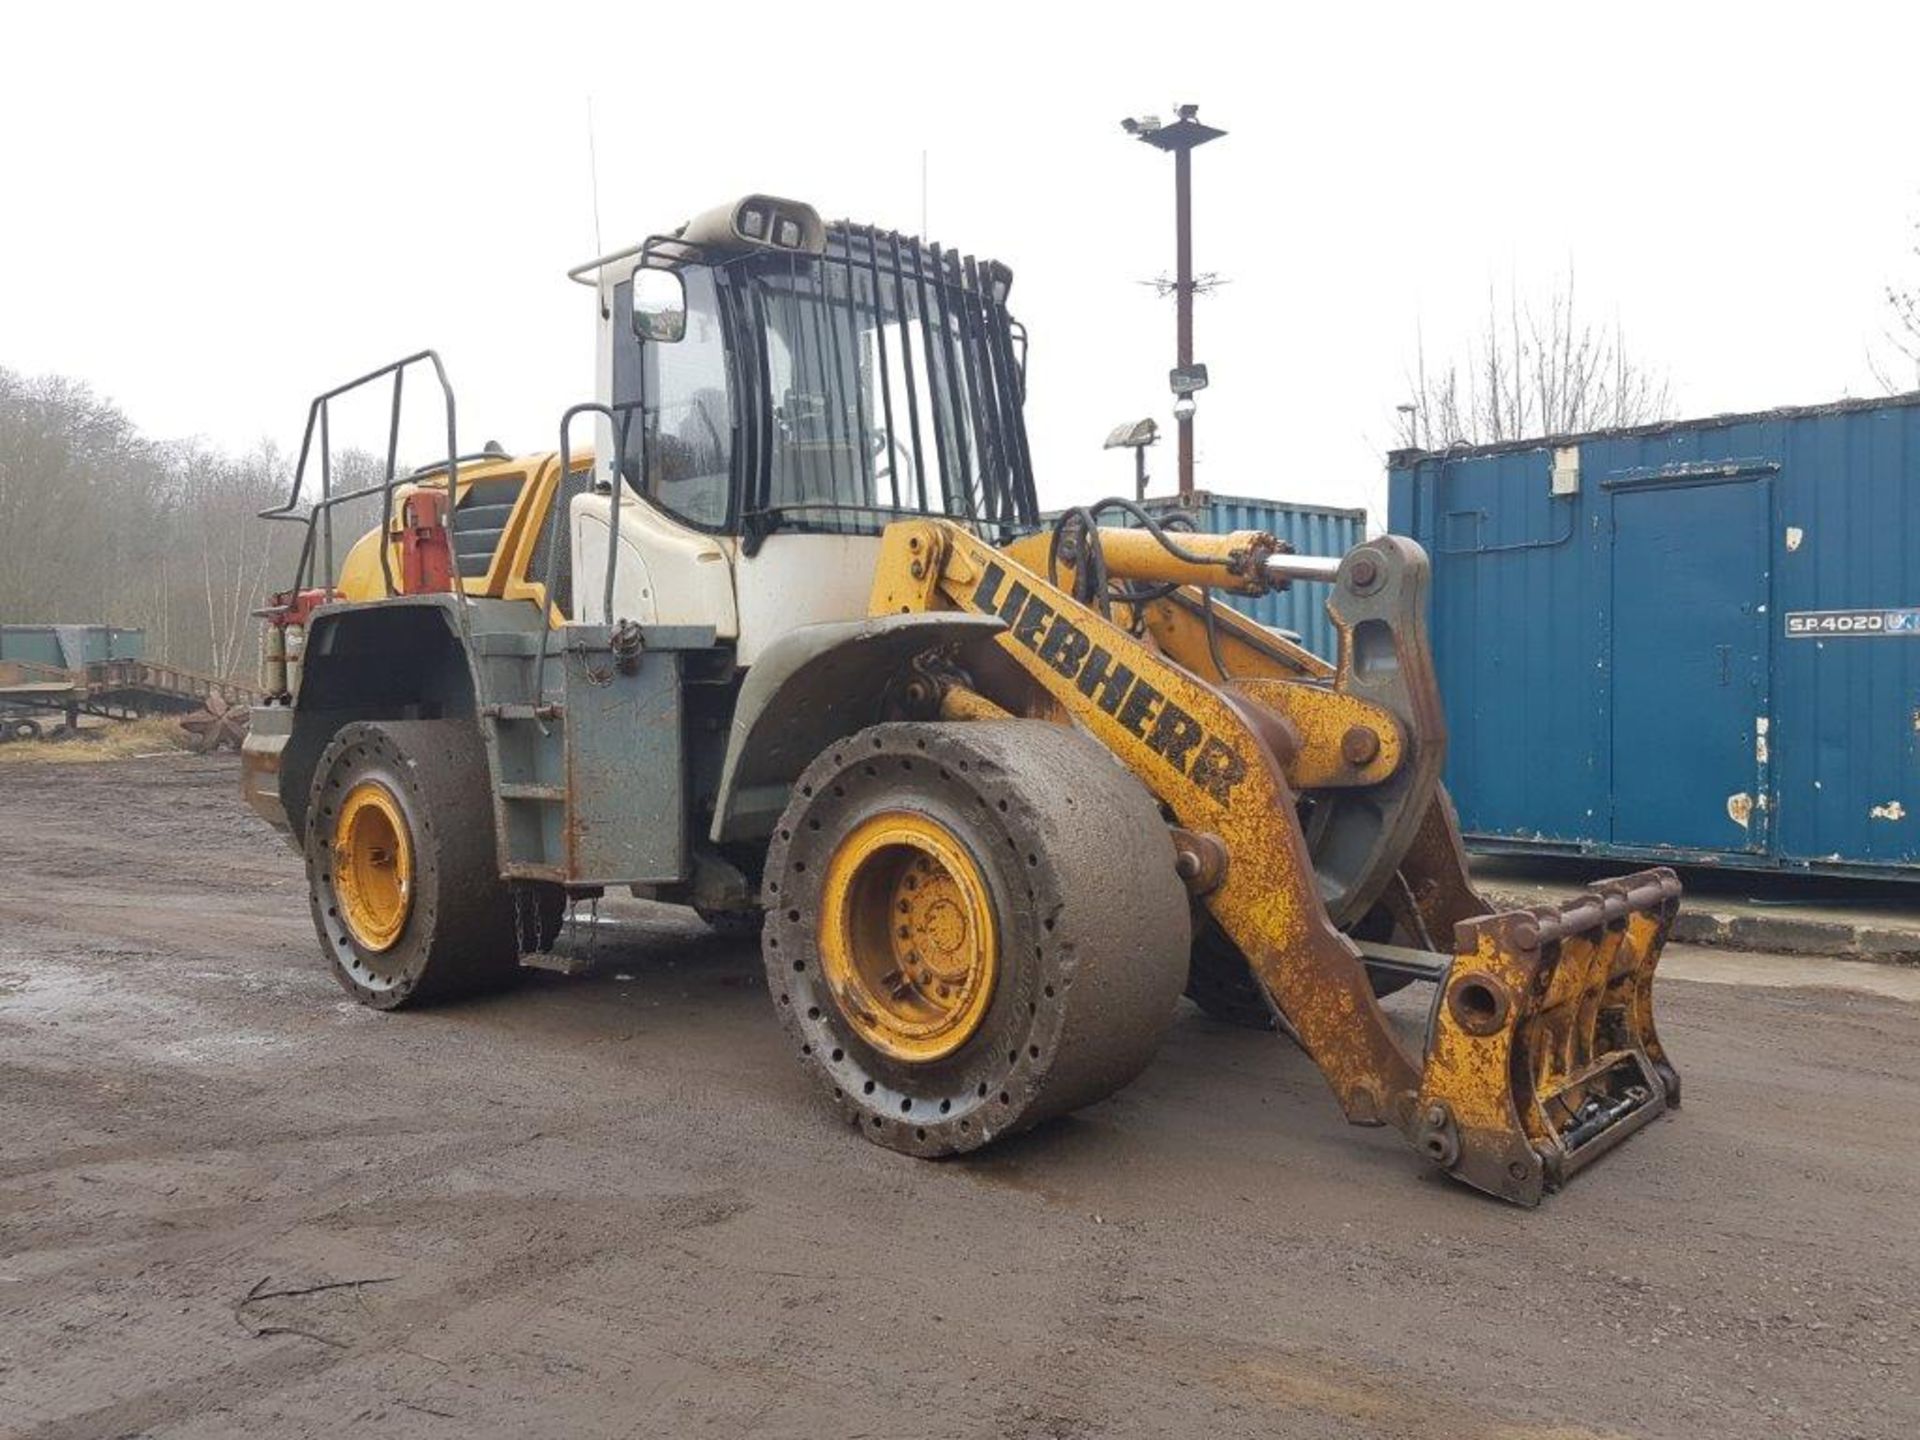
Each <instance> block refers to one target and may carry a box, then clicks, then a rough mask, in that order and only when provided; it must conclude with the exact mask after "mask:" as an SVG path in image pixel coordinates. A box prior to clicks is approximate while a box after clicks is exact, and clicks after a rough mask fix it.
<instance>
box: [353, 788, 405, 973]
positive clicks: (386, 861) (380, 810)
mask: <svg viewBox="0 0 1920 1440" xmlns="http://www.w3.org/2000/svg"><path fill="white" fill-rule="evenodd" d="M333 889H334V894H335V895H336V896H337V897H338V899H339V903H340V918H341V919H342V920H343V921H344V922H345V923H346V926H347V929H348V930H349V931H350V932H352V935H353V938H354V940H355V941H357V942H358V943H359V944H360V946H361V947H362V948H363V949H366V950H370V951H373V952H375V953H376V954H377V953H380V952H382V951H385V950H388V949H391V948H392V946H393V944H394V942H395V941H397V940H398V939H399V938H400V932H401V931H402V930H404V929H405V928H406V925H407V916H408V915H409V914H410V913H411V911H412V908H413V846H412V844H411V842H410V841H409V840H408V838H407V822H406V816H405V814H404V813H403V812H402V811H401V809H400V802H399V801H398V800H397V799H395V798H394V794H393V792H392V791H391V790H389V789H387V787H386V786H384V785H382V784H380V783H379V782H377V781H374V780H363V781H361V782H360V783H359V784H358V785H355V786H354V787H353V788H352V789H351V790H349V791H348V792H347V798H346V799H345V800H344V801H342V802H341V805H340V814H339V816H338V817H337V818H336V819H335V820H334V823H333Z"/></svg>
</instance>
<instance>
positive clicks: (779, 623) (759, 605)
mask: <svg viewBox="0 0 1920 1440" xmlns="http://www.w3.org/2000/svg"><path fill="white" fill-rule="evenodd" d="M879 559H880V537H879V536H877V535H802V534H796V533H791V532H789V533H787V534H779V533H776V534H774V535H772V536H770V537H769V538H768V540H767V542H766V543H765V544H764V545H762V546H761V547H760V552H759V553H758V554H756V555H736V557H735V559H734V562H733V563H734V594H735V595H736V596H737V597H738V603H739V607H740V608H739V614H740V651H739V661H740V663H741V664H742V665H751V664H753V662H754V661H755V660H757V659H758V658H759V657H760V655H761V654H762V653H763V652H764V651H765V650H766V648H767V647H768V646H769V645H771V644H772V643H773V642H774V641H775V640H778V639H779V638H780V637H781V636H782V635H784V634H786V633H787V631H789V630H791V629H793V628H794V627H796V626H799V625H817V624H820V623H821V622H823V621H829V620H862V619H865V618H866V614H867V602H868V597H869V596H870V595H871V594H872V592H873V570H874V566H875V565H876V564H878V563H879Z"/></svg>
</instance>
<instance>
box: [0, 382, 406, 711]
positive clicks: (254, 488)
mask: <svg viewBox="0 0 1920 1440" xmlns="http://www.w3.org/2000/svg"><path fill="white" fill-rule="evenodd" d="M356 463H357V462H356ZM361 468H365V466H362V467H361ZM287 471H288V467H287V465H286V464H285V463H284V461H283V459H282V458H281V457H280V456H278V455H277V454H276V453H275V452H274V451H273V450H272V449H271V448H270V447H266V446H263V447H261V448H260V449H258V450H256V451H254V452H253V453H251V454H249V455H247V456H244V457H239V458H236V457H233V456H230V455H224V454H221V453H220V452H218V451H214V450H211V449H209V448H207V447H206V446H203V445H197V444H164V443H159V442H156V441H153V440H150V439H148V438H147V437H145V436H143V435H141V434H140V432H139V430H138V429H137V427H135V426H134V424H133V422H132V421H131V420H129V419H128V418H127V416H126V415H125V414H123V413H122V412H121V411H120V410H119V409H118V408H117V407H116V406H114V405H113V404H112V403H111V402H110V401H107V400H104V399H102V398H101V397H100V396H98V395H96V394H95V393H94V392H93V391H92V390H91V389H89V388H88V387H87V386H86V385H84V384H81V383H79V382H77V381H73V380H69V379H65V378H63V377H59V376H35V377H29V376H21V375H17V374H14V373H13V372H11V371H8V370H5V369H0V621H6V622H9V623H42V624H45V623H53V624H110V625H118V626H123V627H128V628H139V629H144V630H145V631H146V632H147V653H148V654H149V655H150V656H152V657H154V658H156V659H164V660H166V661H169V662H171V663H173V664H176V665H180V666H184V667H186V668H189V669H195V670H203V671H210V672H213V673H216V674H220V675H229V676H237V675H239V674H242V673H244V672H245V671H248V670H250V669H251V668H252V661H253V646H254V643H255V637H256V635H257V633H258V627H257V625H256V623H255V622H254V620H253V614H252V612H253V611H254V610H256V609H258V608H259V607H260V605H261V604H262V603H263V602H264V600H265V598H266V595H267V593H268V592H269V591H271V590H274V589H278V588H280V587H282V586H284V585H285V584H287V583H288V581H289V580H290V579H291V577H292V573H293V565H294V557H295V555H296V554H297V553H298V550H299V545H300V540H301V531H300V528H299V527H298V526H294V525H274V524H270V523H268V522H266V521H263V520H260V519H258V518H257V515H256V512H257V511H259V510H260V509H262V508H264V507H265V506H267V505H270V504H272V503H274V502H276V501H278V500H281V499H283V498H284V497H285V495H286V490H287V487H288V485H289V484H290V482H291V477H290V476H289V475H288V473H287ZM377 514H378V510H377V507H376V508H375V510H374V511H373V512H371V515H369V514H367V513H361V514H356V515H355V516H353V517H350V520H349V523H350V524H352V525H354V526H355V528H352V529H349V530H347V531H346V532H345V534H346V540H345V542H343V545H344V544H345V543H351V541H352V539H353V538H354V537H355V536H357V535H358V534H359V533H360V532H361V530H363V529H365V528H366V527H367V526H368V525H370V524H372V523H375V518H376V517H377Z"/></svg>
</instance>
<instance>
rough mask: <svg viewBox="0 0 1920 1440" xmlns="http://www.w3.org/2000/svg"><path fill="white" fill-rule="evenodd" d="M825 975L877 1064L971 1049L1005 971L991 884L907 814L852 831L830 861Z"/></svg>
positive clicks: (936, 830) (934, 824) (929, 825)
mask: <svg viewBox="0 0 1920 1440" xmlns="http://www.w3.org/2000/svg"><path fill="white" fill-rule="evenodd" d="M820 965H821V969H822V971H823V972H824V974H825V978H826V982H827V986H828V988H829V989H830V990H831V992H832V994H833V998H834V1001H835V1003H836V1004H837V1005H838V1006H839V1007H840V1012H841V1014H842V1015H844V1016H845V1017H846V1019H847V1022H848V1023H849V1024H850V1025H852V1026H853V1028H854V1030H855V1031H857V1032H858V1033H859V1035H860V1038H861V1039H863V1040H865V1041H866V1042H867V1043H868V1044H869V1045H871V1046H873V1048H874V1049H876V1050H878V1051H880V1052H881V1053H882V1054H885V1055H890V1056H892V1057H893V1058H894V1059H896V1060H905V1061H910V1062H919V1063H925V1062H927V1061H932V1060H939V1059H942V1058H943V1057H945V1056H948V1055H951V1054H952V1053H953V1052H954V1051H956V1050H958V1049H959V1048H960V1047H961V1046H962V1045H964V1044H966V1043H967V1041H968V1040H969V1039H971V1038H972V1037H973V1034H974V1032H975V1031H976V1030H978V1029H979V1028H980V1022H981V1020H982V1019H984V1018H985V1016H986V1013H987V1006H988V1005H989V1004H990V1003H991V1002H992V1000H993V986H994V981H995V979H996V977H997V976H998V974H999V969H1000V949H999V938H998V936H997V934H996V933H995V929H994V921H993V905H992V902H991V900H990V898H989V896H988V893H987V882H986V877H985V876H984V875H982V874H981V872H980V867H979V865H978V864H977V863H976V862H975V860H974V858H973V856H972V855H971V854H969V853H968V851H967V848H966V846H964V845H962V844H961V843H960V840H959V839H958V837H956V836H955V835H954V834H953V832H952V831H950V830H948V829H947V827H946V826H944V825H942V824H940V823H939V822H938V821H936V820H932V819H929V818H928V817H927V816H924V815H917V814H914V813H912V812H911V811H905V810H893V811H887V812H885V813H883V814H880V815H874V816H871V817H869V818H868V819H866V820H863V821H862V822H861V823H860V824H859V825H857V826H855V827H854V829H853V830H852V832H851V833H849V834H848V835H847V837H846V838H845V839H844V840H842V841H841V842H840V845H839V847H838V848H837V849H836V850H835V851H834V852H833V856H832V858H831V859H830V860H829V861H828V862H827V874H826V885H825V891H824V895H823V905H822V913H821V925H820Z"/></svg>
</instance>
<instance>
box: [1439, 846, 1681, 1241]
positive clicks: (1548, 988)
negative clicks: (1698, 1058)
mask: <svg viewBox="0 0 1920 1440" xmlns="http://www.w3.org/2000/svg"><path fill="white" fill-rule="evenodd" d="M1679 906H1680V882H1679V880H1678V879H1677V878H1676V877H1675V876H1674V873H1673V872H1672V871H1671V870H1666V869H1660V870H1646V871H1642V872H1641V873H1639V874H1637V875H1630V876H1628V877H1626V878H1624V879H1621V880H1610V881H1604V882H1602V883H1599V884H1596V885H1595V886H1593V887H1592V888H1591V889H1590V890H1589V891H1587V892H1586V893H1584V894H1582V895H1579V896H1577V897H1575V898H1574V899H1572V900H1569V901H1567V902H1566V903H1565V904H1562V905H1557V906H1547V907H1541V908H1538V909H1530V910H1509V911H1505V912H1503V913H1500V914H1496V915H1485V916H1481V917H1478V918H1476V919H1472V920H1465V921H1462V922H1461V923H1460V924H1458V925H1457V926H1455V927H1454V949H1455V952H1456V953H1455V957H1454V961H1453V964H1452V965H1451V967H1449V969H1448V972H1447V975H1446V978H1445V980H1444V982H1443V983H1442V984H1441V986H1440V989H1439V992H1438V994H1437V995H1436V996H1435V999H1434V1005H1433V1011H1432V1014H1431V1016H1430V1018H1429V1020H1428V1024H1427V1063H1426V1068H1425V1071H1424V1073H1423V1074H1422V1076H1421V1086H1420V1102H1419V1116H1418V1122H1417V1123H1418V1127H1419V1128H1418V1129H1417V1131H1416V1135H1415V1141H1416V1143H1417V1144H1418V1145H1419V1147H1420V1148H1421V1149H1422V1150H1423V1151H1424V1152H1425V1153H1426V1154H1427V1155H1428V1156H1429V1157H1430V1158H1431V1159H1432V1160H1433V1161H1434V1162H1435V1163H1436V1164H1438V1165H1439V1166H1440V1167H1441V1168H1442V1169H1444V1170H1446V1171H1447V1172H1448V1173H1449V1174H1451V1175H1453V1176H1455V1177H1456V1178H1458V1179H1460V1180H1463V1181H1465V1182H1466V1183H1467V1184H1469V1185H1472V1186H1475V1187H1476V1188H1478V1189H1481V1190H1485V1191H1487V1192H1488V1193H1490V1194H1494V1195H1498V1196H1500V1197H1502V1198H1503V1199H1507V1200H1512V1201H1514V1202H1516V1203H1518V1204H1521V1205H1537V1204H1538V1203H1539V1202H1540V1197H1541V1195H1542V1194H1543V1193H1544V1192H1546V1191H1547V1190H1552V1189H1557V1188H1559V1187H1560V1186H1561V1185H1562V1184H1564V1183H1565V1182H1566V1180H1567V1178H1568V1177H1569V1176H1571V1175H1572V1174H1573V1173H1574V1172H1575V1171H1577V1170H1579V1169H1580V1168H1581V1167H1582V1166H1584V1165H1586V1164H1588V1163H1589V1162H1590V1161H1592V1160H1595V1159H1597V1158H1598V1157H1599V1156H1601V1155H1602V1154H1604V1153H1605V1152H1606V1151H1608V1150H1610V1149H1612V1148H1613V1147H1614V1146H1615V1145H1617V1144H1619V1143H1620V1142H1621V1141H1622V1140H1624V1139H1626V1138H1627V1137H1628V1136H1629V1135H1631V1134H1633V1132H1634V1131H1636V1130H1638V1129H1640V1128H1641V1127H1642V1126H1643V1125H1646V1124H1648V1123H1649V1122H1651V1121H1653V1120H1655V1119H1657V1118H1658V1117H1659V1116H1661V1115H1663V1114H1664V1113H1666V1111H1667V1110H1669V1109H1673V1108H1677V1107H1678V1106H1679V1104H1680V1077H1679V1075H1678V1074H1676V1073H1675V1071H1674V1069H1673V1067H1672V1065H1670V1064H1669V1063H1668V1062H1667V1056H1666V1052H1665V1051H1664V1050H1663V1049H1662V1048H1661V1045H1660V1037H1659V1035H1658V1034H1657V1033H1656V1032H1655V1030H1654V1024H1653V971H1654V967H1655V965H1657V964H1658V963H1659V960H1660V952H1661V949H1662V948H1663V947H1664V946H1665V945H1666V941H1667V934H1668V932H1669V931H1670V930H1671V929H1672V928H1673V917H1674V915H1675V913H1676V912H1677V911H1678V909H1679Z"/></svg>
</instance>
